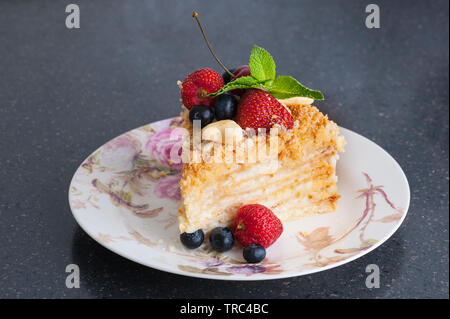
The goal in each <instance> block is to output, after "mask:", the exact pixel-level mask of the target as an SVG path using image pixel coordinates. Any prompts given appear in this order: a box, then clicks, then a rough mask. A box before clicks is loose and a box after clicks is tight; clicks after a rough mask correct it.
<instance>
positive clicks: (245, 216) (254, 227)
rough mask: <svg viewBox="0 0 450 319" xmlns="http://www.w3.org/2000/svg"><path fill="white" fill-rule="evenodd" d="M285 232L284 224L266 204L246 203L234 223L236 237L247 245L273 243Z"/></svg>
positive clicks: (266, 245) (267, 245)
mask: <svg viewBox="0 0 450 319" xmlns="http://www.w3.org/2000/svg"><path fill="white" fill-rule="evenodd" d="M282 232H283V224H282V223H281V221H280V220H279V219H278V217H277V216H276V215H275V214H274V213H273V212H272V211H271V210H270V209H268V208H267V207H266V206H263V205H260V204H251V205H244V206H242V207H241V208H239V210H238V212H237V215H236V218H235V220H234V224H233V233H234V237H235V238H236V239H237V240H238V241H239V242H240V243H241V244H242V246H244V247H246V246H248V245H250V244H259V245H261V246H263V247H264V248H267V247H269V246H270V245H272V244H273V243H274V242H275V241H276V240H277V239H278V237H280V235H281V233H282Z"/></svg>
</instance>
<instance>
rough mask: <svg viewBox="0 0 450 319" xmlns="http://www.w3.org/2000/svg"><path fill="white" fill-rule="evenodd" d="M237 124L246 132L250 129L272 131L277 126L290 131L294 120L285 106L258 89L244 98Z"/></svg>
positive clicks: (239, 107) (250, 91)
mask: <svg viewBox="0 0 450 319" xmlns="http://www.w3.org/2000/svg"><path fill="white" fill-rule="evenodd" d="M236 122H237V123H238V124H239V125H240V126H241V127H242V128H243V129H244V130H245V129H246V128H248V127H249V128H253V129H255V130H257V129H258V128H265V129H270V128H271V127H272V126H273V125H275V124H280V125H282V126H284V127H286V128H288V129H291V128H292V127H293V126H294V118H293V117H292V115H291V113H289V111H288V110H287V109H286V108H285V107H284V105H283V104H281V103H280V102H278V100H277V99H276V98H274V97H273V96H272V95H271V94H270V93H268V92H266V91H263V90H258V89H254V90H249V91H248V92H246V93H245V94H244V95H243V96H242V98H241V101H240V102H239V106H238V110H237V115H236Z"/></svg>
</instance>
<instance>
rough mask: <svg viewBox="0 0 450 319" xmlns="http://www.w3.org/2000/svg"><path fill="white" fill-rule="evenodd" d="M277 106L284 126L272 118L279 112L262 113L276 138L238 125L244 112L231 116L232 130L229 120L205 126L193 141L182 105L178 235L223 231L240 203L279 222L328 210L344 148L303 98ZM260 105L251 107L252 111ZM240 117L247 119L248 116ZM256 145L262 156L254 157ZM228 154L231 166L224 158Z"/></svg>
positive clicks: (330, 125) (334, 202)
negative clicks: (267, 211) (262, 209)
mask: <svg viewBox="0 0 450 319" xmlns="http://www.w3.org/2000/svg"><path fill="white" fill-rule="evenodd" d="M271 98H273V97H271ZM278 101H279V102H281V104H279V103H278V104H277V105H283V108H285V109H284V110H285V111H286V113H281V114H285V115H286V116H285V115H282V116H281V118H283V116H284V117H285V118H287V117H289V121H288V122H289V123H288V122H286V121H282V120H280V116H279V115H277V114H280V113H279V112H280V111H279V110H278V111H276V112H278V113H276V112H275V111H274V112H275V113H274V114H275V115H274V114H272V113H270V114H269V115H270V116H269V117H267V116H266V115H264V116H266V117H265V118H269V119H271V120H273V123H272V124H271V126H272V128H276V129H277V133H278V134H274V135H269V134H266V135H265V136H264V135H262V134H261V133H256V134H255V132H254V131H253V132H251V131H250V132H249V130H245V129H243V128H244V127H243V128H240V127H241V126H243V125H242V123H243V120H242V119H241V118H242V116H246V114H243V115H242V114H238V115H237V116H235V119H236V118H238V119H240V120H239V121H238V122H239V125H240V126H239V125H237V124H236V122H234V121H233V120H225V121H216V122H213V123H211V124H209V125H208V126H205V127H204V128H203V129H202V135H203V139H202V140H200V141H199V140H198V139H197V141H196V140H195V137H194V138H192V137H193V135H194V132H193V125H192V121H191V120H192V118H191V119H190V118H189V110H188V109H186V108H185V107H183V109H184V111H183V112H182V116H183V117H184V118H185V120H184V124H183V125H184V128H185V129H186V130H187V131H188V133H189V137H191V138H188V139H187V141H186V144H185V148H184V149H183V152H185V151H186V150H187V153H189V155H187V156H185V158H184V159H183V161H184V163H183V168H182V178H181V181H180V187H181V195H182V199H181V201H180V207H179V228H180V232H181V233H184V232H186V233H192V232H195V231H197V230H198V229H203V231H205V232H207V231H209V230H211V229H213V228H215V227H217V226H221V227H226V226H229V225H231V223H232V222H233V219H234V217H235V216H236V212H237V210H238V209H239V208H240V207H241V206H243V205H246V204H256V203H257V204H262V205H264V206H266V207H268V208H270V209H271V210H272V211H273V212H274V213H275V214H276V215H277V216H278V218H280V220H281V221H282V222H286V221H290V220H293V219H297V218H301V217H304V216H310V215H314V214H322V213H326V212H331V211H333V210H335V209H336V205H337V201H338V199H339V195H338V193H337V177H336V161H337V160H338V158H339V155H338V153H339V152H342V151H343V147H344V144H345V140H344V138H343V137H342V136H340V135H339V130H338V126H337V125H336V124H335V123H334V122H332V121H330V120H329V119H328V118H327V116H325V115H324V114H322V113H321V112H320V111H319V110H318V109H317V108H316V107H314V106H312V105H311V103H312V102H313V101H314V100H313V99H311V98H304V97H294V98H289V99H280V100H278ZM241 102H242V99H241ZM255 103H256V102H255ZM274 105H275V104H274ZM216 107H217V102H216ZM239 107H241V104H240V106H239ZM263 107H265V105H262V104H261V105H255V109H256V110H257V111H258V112H259V110H261V108H263ZM267 109H268V108H266V109H265V110H267ZM270 110H272V109H270ZM283 112H284V111H283ZM287 113H289V114H287ZM247 115H248V116H254V114H253V113H251V112H248V113H247ZM200 118H201V117H200ZM258 121H260V122H261V118H260V117H258ZM291 121H292V123H291ZM225 122H226V123H225ZM233 123H234V124H233ZM211 128H217V131H218V132H221V133H223V132H224V131H225V130H226V129H227V128H228V129H229V130H228V131H227V132H228V133H230V132H231V135H232V136H231V137H232V138H231V140H230V139H228V140H225V138H223V137H222V138H221V137H219V138H218V136H219V135H220V134H210V131H211ZM245 128H247V127H245ZM228 135H229V134H228ZM227 138H229V136H227ZM262 146H264V148H263V149H264V150H265V151H266V152H265V154H266V155H267V156H256V157H255V156H254V155H255V153H257V154H259V153H258V150H259V149H261V147H262ZM275 146H276V147H275ZM198 150H201V151H202V153H201V156H199V154H198V152H197V153H196V151H198ZM255 150H256V151H255ZM269 150H270V151H269ZM271 152H272V153H271ZM273 152H275V153H273ZM230 154H231V155H233V156H231V157H232V161H230V160H228V161H227V160H226V159H227V156H228V157H230ZM184 155H186V154H184Z"/></svg>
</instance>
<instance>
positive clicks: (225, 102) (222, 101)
mask: <svg viewBox="0 0 450 319" xmlns="http://www.w3.org/2000/svg"><path fill="white" fill-rule="evenodd" d="M237 108H238V101H237V99H236V97H235V96H234V95H233V94H230V93H223V94H221V95H219V96H218V97H217V99H216V102H215V104H214V110H215V113H216V119H217V120H218V121H220V120H229V119H232V118H234V117H235V116H236V112H237Z"/></svg>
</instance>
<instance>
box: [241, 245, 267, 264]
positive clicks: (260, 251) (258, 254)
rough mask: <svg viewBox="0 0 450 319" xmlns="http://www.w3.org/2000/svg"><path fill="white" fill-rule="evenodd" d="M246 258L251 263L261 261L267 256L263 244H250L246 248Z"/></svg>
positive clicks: (244, 252) (244, 253)
mask: <svg viewBox="0 0 450 319" xmlns="http://www.w3.org/2000/svg"><path fill="white" fill-rule="evenodd" d="M243 255H244V259H245V260H247V262H249V263H252V264H254V263H259V262H260V261H262V260H263V259H264V258H266V250H265V249H264V247H263V246H261V245H258V244H250V245H248V246H247V247H245V248H244V251H243Z"/></svg>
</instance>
